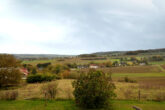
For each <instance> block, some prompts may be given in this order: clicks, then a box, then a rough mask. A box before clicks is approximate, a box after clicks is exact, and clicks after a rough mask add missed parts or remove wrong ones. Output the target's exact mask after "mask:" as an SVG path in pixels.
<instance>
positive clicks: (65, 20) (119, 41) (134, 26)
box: [0, 0, 165, 55]
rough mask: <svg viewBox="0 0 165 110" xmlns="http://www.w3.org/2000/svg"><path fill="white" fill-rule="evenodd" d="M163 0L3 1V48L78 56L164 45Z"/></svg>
mask: <svg viewBox="0 0 165 110" xmlns="http://www.w3.org/2000/svg"><path fill="white" fill-rule="evenodd" d="M164 6H165V1H162V0H145V1H144V0H117V1H114V0H109V1H107V0H91V1H87V0H79V1H77V0H70V1H67V0H61V1H56V0H32V1H31V0H29V1H27V0H4V1H0V53H9V54H58V55H79V54H89V53H95V52H106V51H127V50H128V51H132V50H146V49H157V48H164V47H165V43H164V41H165V31H164V28H165V23H164V22H165V20H164V17H165V8H164Z"/></svg>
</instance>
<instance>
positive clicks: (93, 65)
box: [89, 64, 99, 69]
mask: <svg viewBox="0 0 165 110" xmlns="http://www.w3.org/2000/svg"><path fill="white" fill-rule="evenodd" d="M98 67H99V66H98V65H96V64H91V65H90V66H89V68H94V69H97V68H98Z"/></svg>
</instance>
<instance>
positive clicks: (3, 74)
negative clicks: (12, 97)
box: [0, 54, 21, 87]
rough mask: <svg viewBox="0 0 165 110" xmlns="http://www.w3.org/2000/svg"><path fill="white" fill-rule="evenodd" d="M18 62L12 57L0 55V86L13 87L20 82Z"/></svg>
mask: <svg viewBox="0 0 165 110" xmlns="http://www.w3.org/2000/svg"><path fill="white" fill-rule="evenodd" d="M19 66H20V63H19V61H18V60H17V59H16V58H15V57H14V56H12V55H8V54H2V55H0V86H1V87H2V86H15V85H17V84H19V83H20V81H21V73H20V71H19V69H18V67H19Z"/></svg>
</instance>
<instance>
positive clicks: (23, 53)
mask: <svg viewBox="0 0 165 110" xmlns="http://www.w3.org/2000/svg"><path fill="white" fill-rule="evenodd" d="M158 49H165V48H152V49H138V50H122V51H120V50H115V51H97V52H92V53H81V54H58V53H50V54H49V53H45V54H43V53H37V54H35V53H0V54H13V55H57V56H58V55H64V56H76V55H83V54H95V53H102V52H103V53H104V52H129V51H139V50H158Z"/></svg>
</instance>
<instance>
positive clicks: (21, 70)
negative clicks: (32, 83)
mask: <svg viewBox="0 0 165 110" xmlns="http://www.w3.org/2000/svg"><path fill="white" fill-rule="evenodd" d="M19 70H20V72H21V73H22V74H23V79H26V77H27V76H28V74H29V72H28V70H27V69H26V68H20V69H19Z"/></svg>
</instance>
